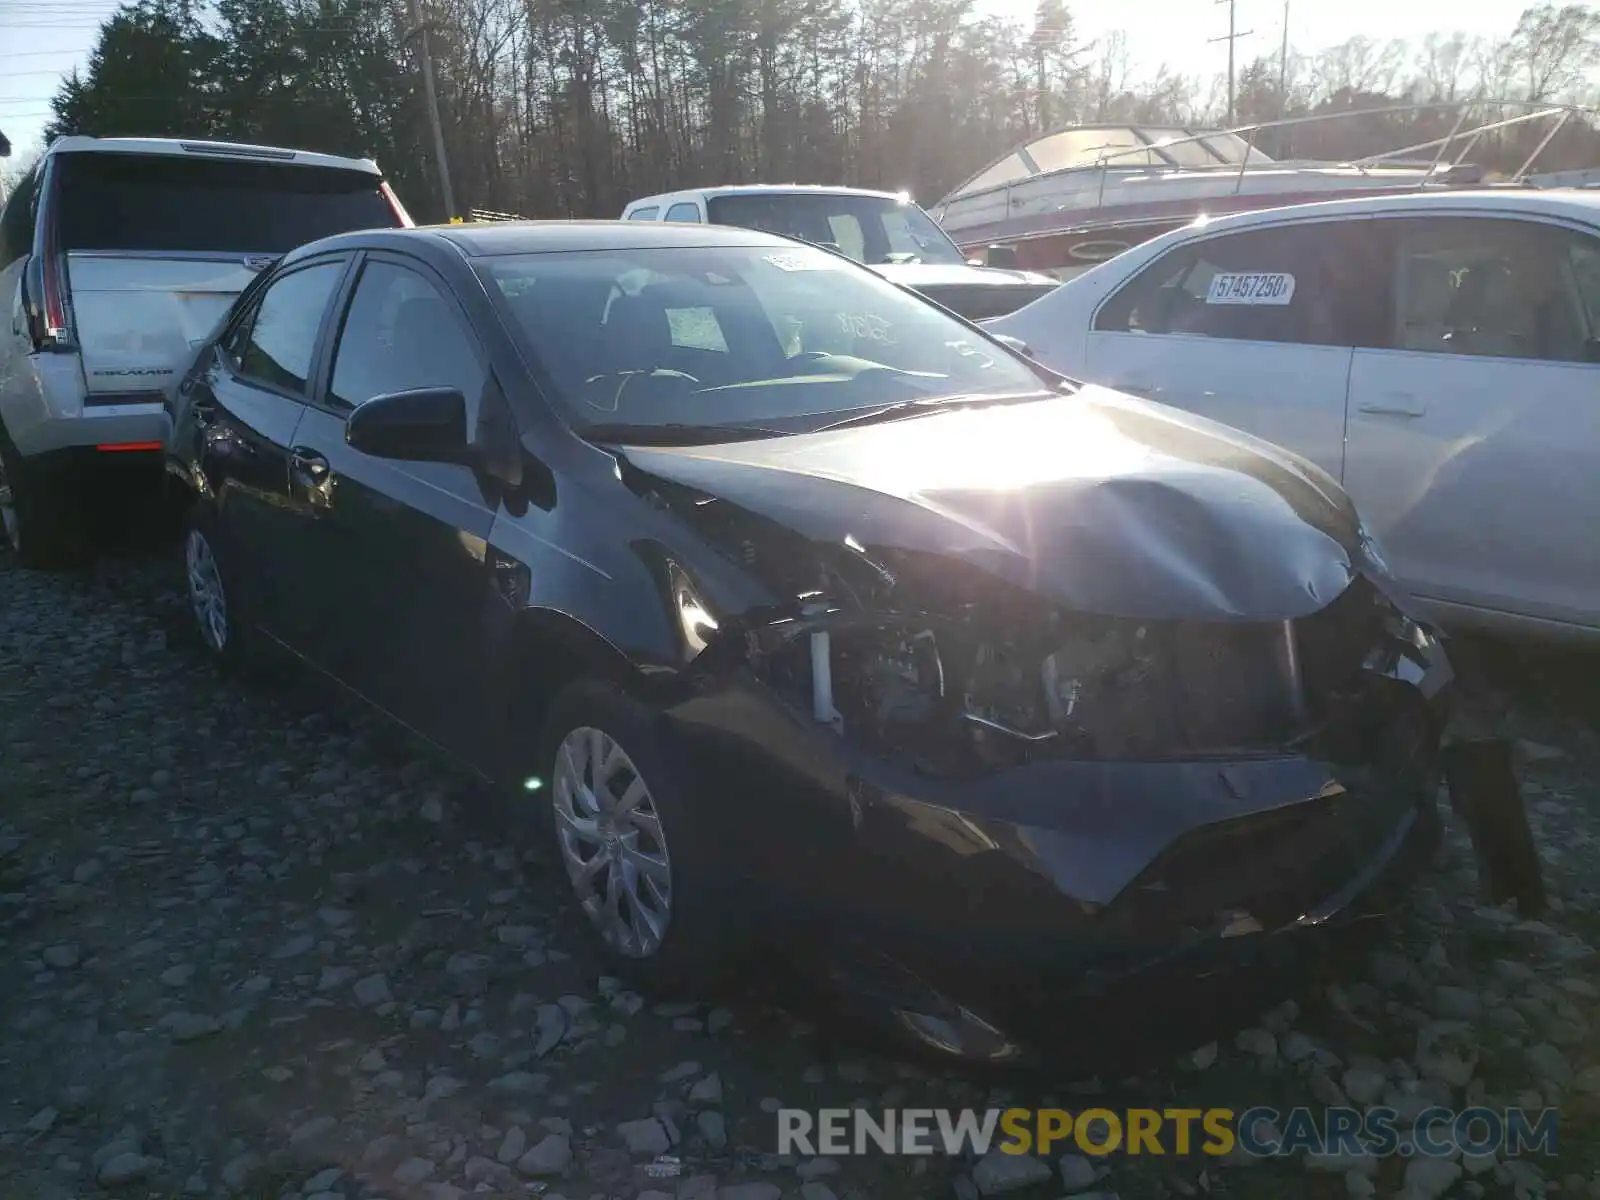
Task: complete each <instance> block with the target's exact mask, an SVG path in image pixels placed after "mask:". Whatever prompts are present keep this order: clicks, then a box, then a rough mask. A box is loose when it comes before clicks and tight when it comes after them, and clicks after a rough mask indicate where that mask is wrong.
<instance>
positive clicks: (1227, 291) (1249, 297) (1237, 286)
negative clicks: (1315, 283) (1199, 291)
mask: <svg viewBox="0 0 1600 1200" xmlns="http://www.w3.org/2000/svg"><path fill="white" fill-rule="evenodd" d="M1293 299H1294V276H1293V275H1289V274H1286V273H1284V272H1282V271H1246V272H1238V273H1226V274H1221V275H1215V276H1213V277H1212V279H1211V287H1210V289H1209V290H1208V291H1207V292H1206V303H1207V304H1288V303H1289V302H1290V301H1291V300H1293Z"/></svg>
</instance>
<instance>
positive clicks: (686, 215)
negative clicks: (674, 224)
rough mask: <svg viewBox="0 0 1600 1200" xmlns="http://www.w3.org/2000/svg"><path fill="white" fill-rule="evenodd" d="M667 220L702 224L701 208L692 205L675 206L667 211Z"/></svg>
mask: <svg viewBox="0 0 1600 1200" xmlns="http://www.w3.org/2000/svg"><path fill="white" fill-rule="evenodd" d="M667 220H669V221H686V222H691V223H693V224H696V225H698V224H699V223H700V206H699V205H697V204H692V203H684V204H674V205H673V206H672V207H671V208H669V209H667Z"/></svg>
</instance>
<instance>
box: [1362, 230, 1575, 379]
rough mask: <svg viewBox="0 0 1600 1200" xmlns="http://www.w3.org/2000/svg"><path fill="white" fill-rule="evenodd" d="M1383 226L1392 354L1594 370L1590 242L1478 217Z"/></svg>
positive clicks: (1560, 232) (1562, 232)
mask: <svg viewBox="0 0 1600 1200" xmlns="http://www.w3.org/2000/svg"><path fill="white" fill-rule="evenodd" d="M1385 224H1388V225H1390V226H1391V227H1392V228H1393V229H1394V230H1395V232H1396V237H1397V245H1398V254H1397V259H1398V264H1397V265H1398V272H1397V275H1396V279H1395V297H1396V298H1395V319H1394V324H1393V332H1392V341H1391V344H1392V345H1393V346H1394V348H1395V349H1398V350H1413V351H1422V352H1425V353H1430V354H1454V355H1472V356H1475V357H1483V358H1532V359H1541V360H1543V361H1545V362H1566V363H1577V362H1593V361H1595V358H1596V357H1597V355H1596V350H1597V349H1600V342H1597V341H1596V334H1597V332H1600V331H1597V329H1596V326H1595V318H1596V316H1597V312H1596V309H1597V306H1600V248H1597V244H1596V242H1595V240H1594V239H1593V238H1590V237H1586V236H1584V235H1582V234H1578V233H1575V232H1572V231H1569V230H1565V229H1557V228H1554V227H1551V226H1546V225H1540V224H1536V223H1533V222H1527V221H1509V220H1498V219H1489V218H1482V217H1451V218H1442V219H1441V218H1420V217H1419V218H1409V219H1403V220H1394V221H1386V222H1385Z"/></svg>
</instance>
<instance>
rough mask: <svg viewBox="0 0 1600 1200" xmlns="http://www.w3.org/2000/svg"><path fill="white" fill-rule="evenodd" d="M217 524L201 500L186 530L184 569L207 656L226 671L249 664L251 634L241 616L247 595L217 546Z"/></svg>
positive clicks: (193, 610) (190, 599) (184, 533)
mask: <svg viewBox="0 0 1600 1200" xmlns="http://www.w3.org/2000/svg"><path fill="white" fill-rule="evenodd" d="M217 541H218V539H217V535H216V524H215V522H213V521H212V520H211V518H210V516H209V514H208V513H206V512H205V510H204V509H202V508H201V507H200V506H199V505H198V504H195V505H192V506H191V507H190V509H189V514H188V519H187V520H186V522H185V526H184V532H183V573H184V583H185V590H186V591H187V594H188V598H189V612H190V614H191V615H192V616H193V617H194V628H195V632H196V633H197V634H198V635H199V638H200V645H201V647H202V648H203V649H204V651H205V653H206V656H207V657H208V658H210V659H211V661H212V662H213V663H214V664H216V666H217V668H218V669H219V670H221V671H223V672H224V673H228V674H231V673H234V672H236V671H239V670H241V669H243V668H245V667H247V666H248V665H249V662H250V644H249V640H250V634H249V630H248V628H247V626H246V625H245V623H244V622H243V620H242V619H241V617H242V616H243V611H242V604H243V600H244V597H243V595H242V593H241V592H240V591H239V589H238V587H237V586H236V585H235V582H234V579H233V576H232V573H231V572H230V571H228V570H227V568H226V567H225V565H224V558H223V556H222V555H220V554H219V552H218V549H217Z"/></svg>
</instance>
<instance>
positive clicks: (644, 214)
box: [628, 204, 661, 221]
mask: <svg viewBox="0 0 1600 1200" xmlns="http://www.w3.org/2000/svg"><path fill="white" fill-rule="evenodd" d="M660 211H661V206H660V205H659V204H652V205H649V206H648V207H646V208H636V209H634V210H633V211H632V212H631V213H629V214H628V220H630V221H654V220H655V219H656V214H657V213H658V212H660Z"/></svg>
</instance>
